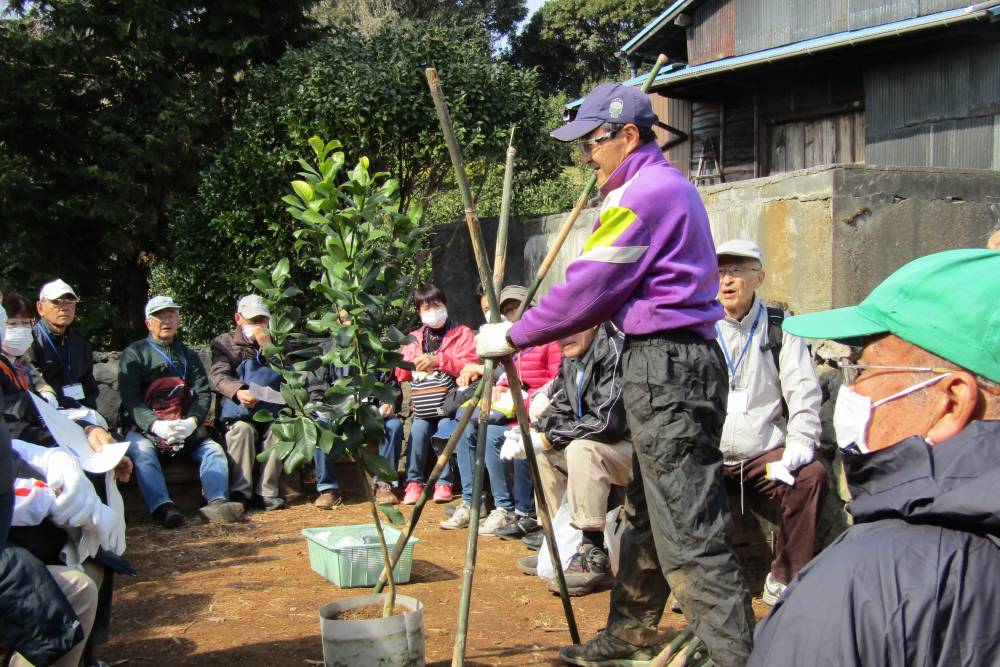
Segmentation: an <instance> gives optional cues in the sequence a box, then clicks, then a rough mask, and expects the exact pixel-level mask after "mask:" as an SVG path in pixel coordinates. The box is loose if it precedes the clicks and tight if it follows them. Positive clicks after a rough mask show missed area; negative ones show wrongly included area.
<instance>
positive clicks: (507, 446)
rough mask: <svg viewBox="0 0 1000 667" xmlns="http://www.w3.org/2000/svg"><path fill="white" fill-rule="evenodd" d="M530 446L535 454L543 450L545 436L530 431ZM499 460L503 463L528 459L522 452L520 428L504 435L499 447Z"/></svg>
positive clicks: (522, 441) (522, 440)
mask: <svg viewBox="0 0 1000 667" xmlns="http://www.w3.org/2000/svg"><path fill="white" fill-rule="evenodd" d="M531 446H532V448H533V449H534V450H535V453H536V454H537V453H538V452H541V451H542V450H544V449H545V436H544V435H542V434H541V433H539V432H538V431H535V430H532V431H531ZM500 458H501V459H503V460H504V461H513V460H514V459H526V458H528V455H527V452H525V451H524V438H522V437H521V429H520V428H512V429H510V430H509V431H507V432H506V433H504V441H503V445H501V446H500Z"/></svg>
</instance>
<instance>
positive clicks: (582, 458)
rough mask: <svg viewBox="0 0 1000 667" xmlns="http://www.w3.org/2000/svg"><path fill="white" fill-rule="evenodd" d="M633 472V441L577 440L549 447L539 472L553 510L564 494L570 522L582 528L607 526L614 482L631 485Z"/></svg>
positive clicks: (541, 458)
mask: <svg viewBox="0 0 1000 667" xmlns="http://www.w3.org/2000/svg"><path fill="white" fill-rule="evenodd" d="M631 474H632V443H630V442H629V441H628V440H623V441H621V442H616V443H615V444H613V445H609V444H607V443H603V442H597V441H594V440H574V441H572V442H571V443H569V446H567V447H566V448H565V449H547V450H545V451H543V452H542V453H541V454H540V455H539V456H538V476H539V478H540V481H541V483H542V493H544V494H545V502H546V504H547V505H548V506H549V511H550V512H552V513H553V515H554V514H555V512H556V511H557V510H558V509H559V505H561V504H562V499H563V495H565V496H566V503H567V504H568V505H569V515H570V522H571V523H572V524H573V527H575V528H578V529H580V530H604V522H605V519H606V517H607V514H608V494H609V493H610V492H611V485H612V484H614V485H616V486H627V485H628V481H629V476H630V475H631Z"/></svg>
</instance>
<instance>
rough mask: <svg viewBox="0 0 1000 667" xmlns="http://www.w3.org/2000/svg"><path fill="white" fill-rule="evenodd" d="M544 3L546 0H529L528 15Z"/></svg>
mask: <svg viewBox="0 0 1000 667" xmlns="http://www.w3.org/2000/svg"><path fill="white" fill-rule="evenodd" d="M544 4H545V0H528V16H531V15H532V14H534V13H535V12H536V11H537V10H538V8H539V7H541V6H542V5H544Z"/></svg>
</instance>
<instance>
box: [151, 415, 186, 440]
mask: <svg viewBox="0 0 1000 667" xmlns="http://www.w3.org/2000/svg"><path fill="white" fill-rule="evenodd" d="M178 421H179V420H177V419H169V420H167V419H157V420H156V421H155V422H153V425H152V426H150V427H149V432H150V433H152V434H153V435H155V436H156V437H157V438H162V439H164V440H166V441H167V442H173V440H174V431H175V429H176V424H177V422H178Z"/></svg>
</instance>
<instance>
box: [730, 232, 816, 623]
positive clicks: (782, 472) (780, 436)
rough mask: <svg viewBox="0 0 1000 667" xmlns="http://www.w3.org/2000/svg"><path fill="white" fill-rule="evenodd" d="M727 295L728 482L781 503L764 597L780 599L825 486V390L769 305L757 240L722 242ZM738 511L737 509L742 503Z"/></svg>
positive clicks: (805, 555)
mask: <svg viewBox="0 0 1000 667" xmlns="http://www.w3.org/2000/svg"><path fill="white" fill-rule="evenodd" d="M716 255H717V256H718V258H719V301H720V302H721V303H722V307H723V309H724V310H725V312H726V315H725V317H723V318H722V321H721V322H719V323H717V324H716V325H715V329H716V332H717V333H718V336H719V337H718V338H717V339H716V340H717V341H718V343H719V347H720V348H721V349H722V355H723V357H724V358H725V360H726V365H727V366H728V367H729V400H728V403H727V406H726V422H725V424H723V426H722V443H721V447H722V460H723V463H724V467H723V470H722V475H723V478H724V479H725V481H726V486H728V487H730V488H731V489H733V490H735V491H736V492H737V493H738V494H739V497H740V511H741V512H742V510H743V499H744V496H747V495H748V496H757V497H760V498H762V499H764V500H765V501H769V502H773V503H775V504H776V505H778V506H780V508H781V523H780V525H779V528H778V538H777V544H776V546H775V553H774V561H773V562H772V563H771V571H770V572H769V573H768V575H767V578H766V580H765V581H764V592H763V594H762V596H761V597H762V598H763V600H764V602H765V603H767V604H769V605H773V604H774V603H775V602H777V600H778V596H780V595H781V591H782V590H784V588H785V586H786V585H787V584H788V582H789V581H791V580H792V577H794V576H795V575H796V574H797V573H798V571H799V570H801V569H802V567H803V566H804V565H805V564H806V563H808V562H809V560H810V559H811V558H812V556H813V550H814V549H815V546H816V521H817V518H818V516H819V508H820V507H821V505H822V503H823V497H824V496H825V494H826V487H827V484H826V469H825V468H824V467H823V464H822V463H820V462H819V461H816V460H814V452H815V449H816V443H817V442H819V436H820V431H821V426H820V420H819V409H820V404H821V402H822V392H821V391H820V387H819V380H817V379H816V370H815V368H814V367H813V362H812V354H811V353H810V352H809V348H808V347H806V344H805V341H803V340H802V339H801V338H799V337H797V336H792V335H791V334H789V333H787V332H784V331H782V326H781V324H782V321H783V319H784V317H785V313H784V312H783V311H781V310H779V309H775V308H767V307H766V306H764V304H763V303H762V302H761V300H760V298H759V297H758V296H757V292H756V289H757V288H758V287H760V285H761V283H763V282H764V266H763V261H764V260H763V253H762V252H761V250H760V248H759V247H758V246H757V244H756V243H753V242H751V241H743V240H739V239H737V240H733V241H729V242H727V243H723V244H722V245H721V246H719V247H718V248H717V249H716ZM734 511H735V509H734Z"/></svg>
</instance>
